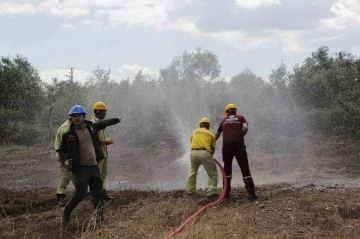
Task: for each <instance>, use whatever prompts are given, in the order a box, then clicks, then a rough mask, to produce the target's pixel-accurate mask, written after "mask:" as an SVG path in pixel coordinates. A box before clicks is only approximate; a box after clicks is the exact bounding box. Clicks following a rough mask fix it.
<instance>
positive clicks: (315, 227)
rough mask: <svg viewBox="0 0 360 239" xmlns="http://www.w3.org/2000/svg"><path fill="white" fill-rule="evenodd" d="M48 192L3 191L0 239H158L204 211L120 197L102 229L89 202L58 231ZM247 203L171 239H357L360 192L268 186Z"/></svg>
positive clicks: (196, 202)
mask: <svg viewBox="0 0 360 239" xmlns="http://www.w3.org/2000/svg"><path fill="white" fill-rule="evenodd" d="M52 192H53V190H52V189H37V190H30V191H24V192H13V191H6V190H2V191H1V194H2V195H5V197H2V198H1V201H0V202H1V212H2V213H1V217H0V238H134V239H135V238H163V237H164V236H166V235H168V234H170V233H171V232H172V231H173V230H175V229H176V228H177V227H178V226H179V225H180V224H181V223H182V222H183V221H185V219H187V218H188V217H189V216H191V215H192V214H193V213H195V212H196V211H197V210H198V209H200V208H201V207H202V206H203V205H205V204H207V203H209V202H211V201H212V200H215V199H212V200H210V199H207V198H206V197H205V193H203V192H202V191H198V192H197V194H196V195H194V196H188V195H187V194H186V192H185V191H183V190H177V191H172V192H157V191H146V192H145V191H133V190H124V191H116V192H111V195H113V196H115V197H116V198H115V199H114V200H112V201H110V202H108V203H107V204H106V206H105V217H106V219H107V225H106V226H104V227H102V228H95V227H94V218H93V210H92V206H91V202H90V198H86V199H84V201H83V202H81V203H80V204H79V206H78V207H77V208H76V209H75V210H74V212H73V214H72V218H71V222H70V226H69V228H68V229H67V230H61V215H62V212H63V209H62V208H61V207H59V206H58V205H56V202H55V199H54V198H53V197H52ZM258 194H259V199H258V200H256V201H250V200H248V199H247V198H246V194H245V191H244V190H243V189H235V190H234V191H233V193H232V197H231V198H230V199H224V200H223V201H222V202H221V203H220V204H219V205H217V206H215V207H213V208H209V209H208V210H206V211H205V212H204V213H202V214H200V215H199V216H198V217H197V218H196V219H195V220H193V221H192V222H191V223H190V224H189V225H188V226H187V227H186V228H185V229H183V231H181V232H180V233H179V234H177V235H176V238H204V239H205V238H360V236H359V235H360V189H359V188H346V187H342V186H332V187H322V186H316V185H312V184H310V185H307V186H303V187H293V186H290V185H281V184H278V185H269V186H262V187H259V188H258Z"/></svg>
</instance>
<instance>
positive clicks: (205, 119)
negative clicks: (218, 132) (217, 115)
mask: <svg viewBox="0 0 360 239" xmlns="http://www.w3.org/2000/svg"><path fill="white" fill-rule="evenodd" d="M203 123H208V124H210V120H209V119H208V118H201V120H200V122H199V125H201V124H203Z"/></svg>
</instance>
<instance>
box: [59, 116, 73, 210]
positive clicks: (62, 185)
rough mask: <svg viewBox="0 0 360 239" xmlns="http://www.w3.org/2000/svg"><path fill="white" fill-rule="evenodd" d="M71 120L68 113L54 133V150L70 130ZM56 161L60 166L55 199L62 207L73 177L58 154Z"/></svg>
mask: <svg viewBox="0 0 360 239" xmlns="http://www.w3.org/2000/svg"><path fill="white" fill-rule="evenodd" d="M71 120H72V118H71V116H70V112H69V118H68V119H67V120H66V121H65V122H64V123H63V124H62V125H61V126H60V127H59V128H58V130H57V132H56V137H55V150H58V149H59V147H60V144H61V139H62V135H63V134H64V133H65V132H66V131H68V130H69V129H70V125H71ZM56 160H57V161H58V162H59V165H60V180H59V184H58V188H57V191H56V199H57V201H58V202H59V204H60V205H62V206H63V203H64V199H65V197H66V195H65V192H66V187H67V186H68V185H69V183H70V181H71V182H72V183H73V184H74V177H73V174H72V172H71V171H69V170H67V168H66V167H65V166H64V165H63V164H62V163H61V161H60V158H59V154H58V153H56Z"/></svg>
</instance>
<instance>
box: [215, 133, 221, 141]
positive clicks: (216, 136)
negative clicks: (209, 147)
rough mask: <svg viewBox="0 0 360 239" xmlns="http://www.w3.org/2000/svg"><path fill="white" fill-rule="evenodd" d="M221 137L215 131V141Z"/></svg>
mask: <svg viewBox="0 0 360 239" xmlns="http://www.w3.org/2000/svg"><path fill="white" fill-rule="evenodd" d="M220 135H221V132H219V131H217V132H216V134H215V139H216V140H217V139H218V138H219V137H220Z"/></svg>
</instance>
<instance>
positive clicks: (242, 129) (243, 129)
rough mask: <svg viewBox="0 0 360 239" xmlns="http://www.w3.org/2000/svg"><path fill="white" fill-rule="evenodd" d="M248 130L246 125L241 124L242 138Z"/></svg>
mask: <svg viewBox="0 0 360 239" xmlns="http://www.w3.org/2000/svg"><path fill="white" fill-rule="evenodd" d="M248 129H249V127H248V124H247V123H243V124H242V128H241V131H242V132H243V135H244V136H245V135H246V133H247V132H248Z"/></svg>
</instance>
